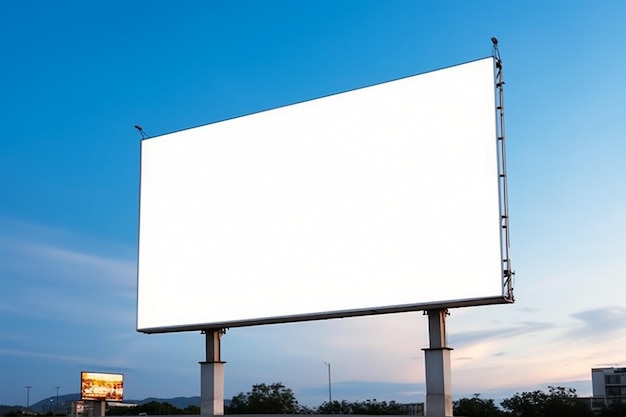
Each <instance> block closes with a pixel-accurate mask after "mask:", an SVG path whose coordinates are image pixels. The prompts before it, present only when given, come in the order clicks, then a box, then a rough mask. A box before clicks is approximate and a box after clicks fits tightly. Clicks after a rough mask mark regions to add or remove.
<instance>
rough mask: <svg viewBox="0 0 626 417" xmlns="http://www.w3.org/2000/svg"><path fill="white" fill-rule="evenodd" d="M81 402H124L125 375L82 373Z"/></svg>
mask: <svg viewBox="0 0 626 417" xmlns="http://www.w3.org/2000/svg"><path fill="white" fill-rule="evenodd" d="M80 398H81V400H95V401H120V402H121V401H122V400H123V399H124V375H122V374H109V373H99V372H81V373H80Z"/></svg>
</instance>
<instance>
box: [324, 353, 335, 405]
mask: <svg viewBox="0 0 626 417" xmlns="http://www.w3.org/2000/svg"><path fill="white" fill-rule="evenodd" d="M324 365H326V367H327V368H328V404H329V405H330V404H331V403H332V402H333V396H332V393H331V388H330V387H331V383H330V362H324Z"/></svg>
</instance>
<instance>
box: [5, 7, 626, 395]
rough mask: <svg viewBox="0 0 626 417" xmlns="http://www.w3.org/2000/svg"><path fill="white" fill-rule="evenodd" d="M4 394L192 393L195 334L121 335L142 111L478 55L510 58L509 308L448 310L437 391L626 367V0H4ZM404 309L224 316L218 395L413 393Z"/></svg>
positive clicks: (523, 383) (130, 294) (131, 268)
mask: <svg viewBox="0 0 626 417" xmlns="http://www.w3.org/2000/svg"><path fill="white" fill-rule="evenodd" d="M0 7H1V12H0V37H1V39H2V42H1V44H2V46H0V97H1V100H0V124H1V125H2V129H1V131H0V369H2V372H1V373H0V403H3V404H25V403H26V390H25V388H24V386H25V385H31V386H32V387H33V388H32V389H31V396H30V399H31V403H34V402H36V401H38V400H40V399H43V398H46V397H49V396H52V395H55V393H56V390H55V388H54V387H55V386H61V388H60V394H65V393H72V392H78V390H79V386H78V385H79V384H78V383H79V377H80V371H82V370H89V371H104V372H107V371H111V372H122V373H124V374H125V388H126V389H125V396H126V398H144V397H148V396H161V397H169V396H172V397H173V396H191V395H198V394H199V380H200V377H199V374H200V369H199V365H198V363H197V362H198V361H201V360H203V353H204V342H203V336H202V335H200V334H197V333H179V334H164V335H144V334H140V333H137V332H136V331H135V296H136V295H135V294H136V293H135V291H136V272H135V268H136V253H137V220H138V219H137V216H138V185H139V178H138V173H139V135H138V132H137V131H136V130H135V129H134V128H133V125H135V124H140V125H142V126H143V127H144V129H145V131H146V132H147V133H148V134H149V135H152V136H154V135H159V134H163V133H167V132H171V131H174V130H179V129H183V128H187V127H190V126H197V125H202V124H206V123H209V122H213V121H217V120H222V119H225V118H230V117H234V116H238V115H243V114H247V113H250V112H255V111H259V110H263V109H268V108H272V107H276V106H281V105H285V104H290V103H293V102H297V101H302V100H306V99H310V98H314V97H319V96H322V95H327V94H331V93H336V92H340V91H344V90H348V89H353V88H357V87H362V86H366V85H370V84H374V83H378V82H382V81H387V80H391V79H395V78H398V77H402V76H406V75H411V74H416V73H420V72H424V71H429V70H433V69H437V68H441V67H445V66H449V65H453V64H457V63H460V62H465V61H469V60H472V59H476V58H481V57H484V56H488V55H489V54H490V53H491V42H490V40H489V39H490V37H491V36H497V37H498V38H499V40H500V50H501V55H502V58H503V61H504V64H505V79H506V91H505V106H506V107H505V110H506V129H507V141H508V144H507V150H508V164H509V165H508V171H509V188H510V190H509V191H510V194H509V203H510V210H511V228H512V229H511V233H512V247H511V250H512V261H513V266H514V269H515V270H516V271H517V279H516V297H517V302H516V303H515V304H514V305H501V306H490V307H475V308H467V309H462V310H453V311H452V314H451V316H450V317H449V328H448V331H449V341H450V343H449V344H450V346H451V347H453V348H454V349H455V350H454V351H453V352H452V360H453V362H452V367H453V368H452V378H453V391H454V395H455V397H457V398H458V397H461V396H470V395H472V394H473V393H482V395H483V396H484V397H487V398H502V397H505V396H509V395H511V394H513V393H515V392H517V391H520V390H531V389H537V388H542V387H545V386H546V385H549V384H552V385H555V384H558V385H566V386H571V387H574V388H576V389H578V391H579V393H580V394H582V395H587V394H589V393H590V391H591V383H590V377H591V368H592V367H598V366H615V365H622V366H624V365H626V350H624V346H626V305H625V302H624V293H625V292H626V291H625V290H626V279H625V278H626V276H625V273H624V271H625V270H626V261H625V259H626V256H624V255H625V254H626V241H625V238H624V236H626V220H625V218H624V213H625V212H626V192H624V184H626V168H624V164H623V159H624V155H626V140H625V139H626V134H625V133H624V132H625V129H624V115H626V83H624V82H623V74H626V58H625V56H624V53H623V50H624V45H625V44H626V4H624V3H623V2H621V1H617V0H615V1H600V2H585V1H568V2H565V1H555V2H543V1H527V2H515V3H514V2H509V3H499V4H496V3H494V2H486V1H476V2H464V1H445V2H426V1H422V2H417V1H415V2H413V1H386V2H382V1H367V0H362V1H347V0H346V1H342V2H335V1H298V2H289V1H266V2H253V1H232V2H216V1H214V2H210V1H187V2H166V1H160V2H148V1H135V2H122V1H109V2H99V3H96V2H81V1H65V2H45V1H20V2H9V1H5V2H3V3H2V5H1V6H0ZM426 333H427V328H426V319H425V317H423V316H422V315H421V314H420V313H411V314H397V315H388V316H379V317H368V318H355V319H343V320H331V321H324V322H311V323H300V324H288V325H271V326H261V327H252V328H238V329H232V330H230V331H229V332H228V333H227V334H226V336H225V337H224V339H223V342H222V348H223V351H222V357H223V359H224V360H226V361H227V362H228V363H227V365H226V381H225V383H226V396H227V397H228V398H230V397H232V396H233V395H235V394H237V393H238V392H241V391H248V390H249V389H250V387H251V385H252V384H254V383H259V382H268V383H269V382H276V381H282V382H283V383H284V384H285V385H287V386H288V387H291V388H292V389H293V390H294V391H295V393H296V396H297V397H298V399H299V400H300V401H301V402H303V403H305V404H310V405H313V406H315V405H318V404H320V403H321V402H323V401H324V400H325V399H326V395H327V385H326V383H327V379H326V378H327V374H326V366H325V365H324V362H330V363H331V364H332V376H333V398H334V399H347V400H357V399H366V398H377V399H379V400H382V399H385V400H396V401H402V402H405V401H406V402H416V401H423V399H424V360H423V352H422V351H421V348H423V347H426V346H427V343H428V341H427V337H426Z"/></svg>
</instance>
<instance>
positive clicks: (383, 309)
mask: <svg viewBox="0 0 626 417" xmlns="http://www.w3.org/2000/svg"><path fill="white" fill-rule="evenodd" d="M489 58H492V59H493V66H494V76H495V79H494V87H495V88H494V108H495V113H496V114H495V115H494V119H495V121H494V124H495V128H496V137H495V138H494V147H496V149H497V170H498V172H497V176H498V199H499V214H500V224H499V227H500V258H501V286H502V287H501V289H502V294H501V295H498V296H492V297H477V298H462V299H452V300H445V301H436V302H418V303H408V304H396V305H389V306H377V307H369V308H350V309H345V310H333V311H325V312H315V313H306V314H294V315H277V316H272V317H260V318H246V319H242V320H222V321H219V322H209V323H206V322H203V323H190V324H183V325H171V326H169V325H164V326H154V327H142V328H139V318H138V323H137V325H138V326H137V327H138V329H137V330H138V331H140V332H143V333H171V332H182V331H197V330H207V329H222V328H229V327H244V326H256V325H263V324H278V323H291V322H300V321H311V320H326V319H333V318H345V317H356V316H367V315H379V314H390V313H400V312H410V311H427V310H440V309H448V308H459V307H468V306H480V305H490V304H505V303H511V302H513V301H514V296H513V272H512V269H511V266H510V258H509V214H508V196H507V192H508V190H507V183H506V158H505V148H504V113H503V95H502V86H503V84H504V83H503V81H502V71H501V70H502V66H501V62H500V60H499V58H497V57H494V56H492V57H489ZM483 59H487V58H481V59H479V60H483ZM479 60H475V61H479ZM475 61H470V62H468V63H471V62H475ZM466 64H467V63H466ZM459 65H463V64H459ZM456 66H458V65H454V66H451V67H446V68H452V67H456ZM446 68H443V69H446ZM435 71H438V70H435ZM435 71H428V72H426V73H422V74H428V73H432V72H435ZM422 74H418V75H422ZM405 78H409V77H405ZM394 81H397V80H394ZM352 91H354V90H352ZM339 94H342V93H339ZM322 98H324V97H322ZM303 103H306V102H303ZM297 104H301V103H296V105H297ZM285 107H289V106H285ZM280 108H282V107H279V108H278V109H280ZM271 110H275V109H271ZM260 113H264V112H260ZM253 114H259V113H253ZM247 116H251V115H246V116H241V117H247ZM236 119H238V118H236ZM228 120H232V119H228ZM221 122H224V120H222V121H218V122H215V123H211V125H212V124H216V123H221ZM186 130H188V129H186ZM174 133H176V132H174ZM152 139H154V138H147V139H143V140H142V141H141V142H143V141H144V140H152ZM140 148H142V147H140ZM140 152H141V153H142V155H143V151H142V149H140ZM140 204H141V202H140ZM138 280H139V273H138ZM138 284H139V282H138ZM138 296H139V295H138ZM138 315H139V304H138ZM138 317H139V316H138Z"/></svg>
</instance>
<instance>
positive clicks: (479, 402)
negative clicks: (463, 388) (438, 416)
mask: <svg viewBox="0 0 626 417" xmlns="http://www.w3.org/2000/svg"><path fill="white" fill-rule="evenodd" d="M452 409H453V414H454V415H456V416H464V417H504V416H505V415H506V414H505V413H504V412H503V411H502V410H501V409H500V408H498V406H497V405H496V404H495V402H494V401H493V400H491V399H490V400H485V399H482V398H480V394H474V396H473V397H472V398H461V399H460V400H458V401H455V402H454V403H453V406H452Z"/></svg>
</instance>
